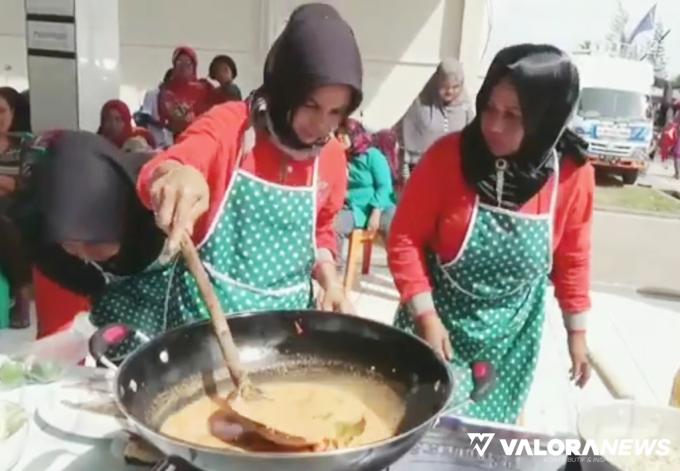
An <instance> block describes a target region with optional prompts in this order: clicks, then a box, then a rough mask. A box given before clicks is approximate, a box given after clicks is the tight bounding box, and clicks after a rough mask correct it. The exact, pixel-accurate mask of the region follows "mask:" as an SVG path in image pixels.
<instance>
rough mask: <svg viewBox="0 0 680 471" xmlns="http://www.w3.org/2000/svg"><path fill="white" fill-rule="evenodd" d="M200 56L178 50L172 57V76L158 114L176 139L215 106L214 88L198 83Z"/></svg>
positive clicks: (159, 99)
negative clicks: (213, 99) (213, 104)
mask: <svg viewBox="0 0 680 471" xmlns="http://www.w3.org/2000/svg"><path fill="white" fill-rule="evenodd" d="M197 66H198V57H197V56H196V52H195V51H194V50H193V49H191V48H189V47H178V48H177V49H175V52H173V54H172V67H173V69H172V76H171V78H170V80H169V81H168V83H167V84H165V85H163V87H161V91H160V94H159V96H158V114H159V117H160V120H161V123H162V124H163V125H164V126H165V127H167V128H168V129H170V131H172V132H173V134H174V135H175V136H177V135H178V134H180V133H182V131H184V130H185V129H186V128H187V127H188V126H189V124H190V123H191V122H193V121H194V119H196V117H197V116H199V115H200V114H202V113H204V112H205V111H207V110H208V109H209V108H210V105H211V104H212V103H211V101H212V93H213V88H212V85H210V83H209V82H208V81H206V80H198V78H197V75H196V68H197Z"/></svg>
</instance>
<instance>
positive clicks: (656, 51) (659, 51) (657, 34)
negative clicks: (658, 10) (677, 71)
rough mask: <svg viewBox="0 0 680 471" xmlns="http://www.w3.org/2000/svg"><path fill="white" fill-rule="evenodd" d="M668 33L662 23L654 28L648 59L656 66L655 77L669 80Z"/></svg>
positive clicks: (658, 23)
mask: <svg viewBox="0 0 680 471" xmlns="http://www.w3.org/2000/svg"><path fill="white" fill-rule="evenodd" d="M666 34H667V31H666V29H665V28H664V26H663V23H662V22H660V21H659V22H657V23H656V25H655V26H654V38H653V39H652V42H651V44H650V46H649V49H648V51H647V54H646V58H647V60H648V61H649V62H651V63H652V64H653V65H654V75H655V76H657V77H660V78H664V79H665V78H668V55H667V54H666V45H665V44H664V43H665V38H666Z"/></svg>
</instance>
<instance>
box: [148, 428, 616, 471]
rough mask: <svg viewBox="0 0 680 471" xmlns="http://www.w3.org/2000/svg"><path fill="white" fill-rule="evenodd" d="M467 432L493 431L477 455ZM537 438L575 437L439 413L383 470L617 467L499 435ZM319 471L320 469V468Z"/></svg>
mask: <svg viewBox="0 0 680 471" xmlns="http://www.w3.org/2000/svg"><path fill="white" fill-rule="evenodd" d="M470 433H481V434H494V435H493V438H492V439H491V440H490V442H489V444H488V447H487V448H486V450H485V452H484V453H483V454H482V455H483V456H480V455H479V453H478V451H477V450H475V449H474V448H473V446H472V445H471V440H470V436H469V435H468V434H470ZM501 438H503V439H506V440H513V439H517V440H520V439H529V440H531V442H532V443H534V441H536V440H538V442H539V443H540V444H541V445H545V444H547V442H548V441H549V440H551V439H553V438H574V437H567V436H561V437H556V436H549V435H542V434H534V433H530V432H527V431H524V430H521V429H518V428H513V427H505V426H503V425H502V424H489V423H482V422H471V421H466V420H465V419H461V418H457V417H442V418H441V419H440V420H439V422H438V424H437V426H436V427H435V428H433V429H432V430H431V431H430V432H429V433H428V434H427V435H426V436H425V437H424V438H423V439H422V440H421V441H420V442H419V443H418V444H417V445H416V446H415V447H413V449H412V450H411V451H410V452H409V453H408V454H407V455H406V456H404V457H403V458H402V459H401V460H399V461H398V462H396V463H395V464H393V465H392V466H391V467H390V468H388V470H385V471H497V470H504V471H581V469H582V468H581V463H582V462H583V460H589V467H588V469H589V470H597V471H617V468H615V467H613V466H612V465H610V464H608V463H607V462H606V461H604V460H603V459H601V458H598V457H569V456H567V455H563V456H550V457H548V456H546V457H533V456H506V455H505V453H503V449H502V447H501V445H500V442H499V439H501ZM153 470H155V471H207V470H200V469H199V468H197V467H195V466H193V465H191V464H189V463H188V462H186V461H184V460H182V459H180V458H175V457H172V458H167V459H165V460H164V461H162V462H160V463H158V464H157V465H156V466H155V467H154V468H153ZM320 471H322V470H320Z"/></svg>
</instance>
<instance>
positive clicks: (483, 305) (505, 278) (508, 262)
mask: <svg viewBox="0 0 680 471" xmlns="http://www.w3.org/2000/svg"><path fill="white" fill-rule="evenodd" d="M557 167H559V165H556V168H557ZM553 181H554V182H557V181H559V179H558V175H557V171H556V172H555V176H554V179H553ZM552 193H553V194H552V202H551V210H550V213H548V214H542V215H528V214H521V213H517V212H513V211H507V210H504V209H501V208H496V207H493V206H488V205H484V204H481V203H479V201H477V203H476V204H475V209H474V212H473V217H472V221H471V223H470V227H469V228H468V233H467V235H466V237H465V242H464V244H463V247H462V248H461V249H460V251H459V254H458V256H457V257H456V258H455V259H454V260H452V261H451V262H448V263H445V264H443V263H441V262H440V260H438V257H436V256H435V255H434V254H432V253H430V254H429V255H428V268H429V273H430V278H431V281H432V286H433V291H432V296H433V300H434V305H435V308H436V310H437V312H438V314H439V316H440V318H441V320H442V322H443V324H444V326H445V327H446V329H447V330H448V331H449V335H450V339H451V344H452V346H453V352H454V356H453V360H452V362H451V363H452V364H451V367H452V370H453V372H454V377H456V378H457V380H458V381H460V382H459V383H458V384H456V385H455V389H456V390H455V393H454V397H453V400H452V406H455V405H456V404H461V403H463V402H464V401H465V399H466V398H467V397H469V395H470V392H471V391H472V374H471V371H470V368H469V365H470V364H471V363H472V362H474V361H490V362H491V363H493V365H494V366H495V368H496V372H497V375H498V377H497V383H496V387H495V389H494V390H493V391H492V392H491V394H490V395H489V396H487V397H486V398H485V399H483V400H481V401H479V402H478V403H468V405H467V406H466V407H463V408H455V407H454V408H453V409H452V410H451V412H452V413H456V414H460V415H464V416H468V417H473V418H477V419H481V420H488V421H493V422H504V423H515V422H516V421H517V418H518V416H519V414H520V412H521V410H522V408H523V406H524V402H525V400H526V398H527V395H528V393H529V389H530V387H531V383H532V381H533V377H534V371H535V368H536V362H537V359H538V354H539V349H540V341H541V334H542V330H543V320H544V317H545V296H546V290H547V282H548V279H547V277H548V275H549V273H550V270H551V267H552V221H553V212H554V207H555V201H556V196H557V184H556V183H554V184H553V190H552ZM395 325H396V326H397V327H400V328H402V329H405V330H408V331H411V332H413V330H414V327H415V326H414V323H413V319H412V316H411V313H410V310H409V309H407V308H406V307H405V306H401V307H400V308H399V310H398V312H397V317H396V319H395ZM461 372H463V373H462V374H461Z"/></svg>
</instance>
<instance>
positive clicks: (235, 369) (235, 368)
mask: <svg viewBox="0 0 680 471" xmlns="http://www.w3.org/2000/svg"><path fill="white" fill-rule="evenodd" d="M180 245H181V248H182V255H183V256H184V261H185V262H186V264H187V267H188V269H189V271H190V272H191V274H192V275H193V277H194V278H195V279H196V284H197V285H198V289H199V291H200V292H201V297H202V298H203V301H205V305H206V307H207V308H208V312H209V313H210V319H211V321H212V324H213V328H214V329H215V334H216V335H217V343H218V344H219V346H220V350H222V356H224V360H225V362H226V364H227V369H228V370H229V375H230V376H231V380H232V381H233V383H234V386H235V387H236V388H237V389H240V388H241V386H243V384H245V382H246V374H245V370H244V369H243V367H242V366H241V360H240V358H239V355H238V349H237V348H236V344H234V338H233V337H232V335H231V330H230V329H229V324H228V323H227V319H226V317H225V315H224V312H223V311H222V305H221V304H220V300H219V299H218V298H217V295H216V294H215V290H214V289H213V286H212V283H211V282H210V278H208V273H207V272H206V271H205V267H204V266H203V263H202V262H201V259H200V257H199V255H198V250H196V246H195V245H194V242H193V241H192V240H191V237H189V235H188V234H185V235H184V237H183V238H182V243H181V244H180Z"/></svg>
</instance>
